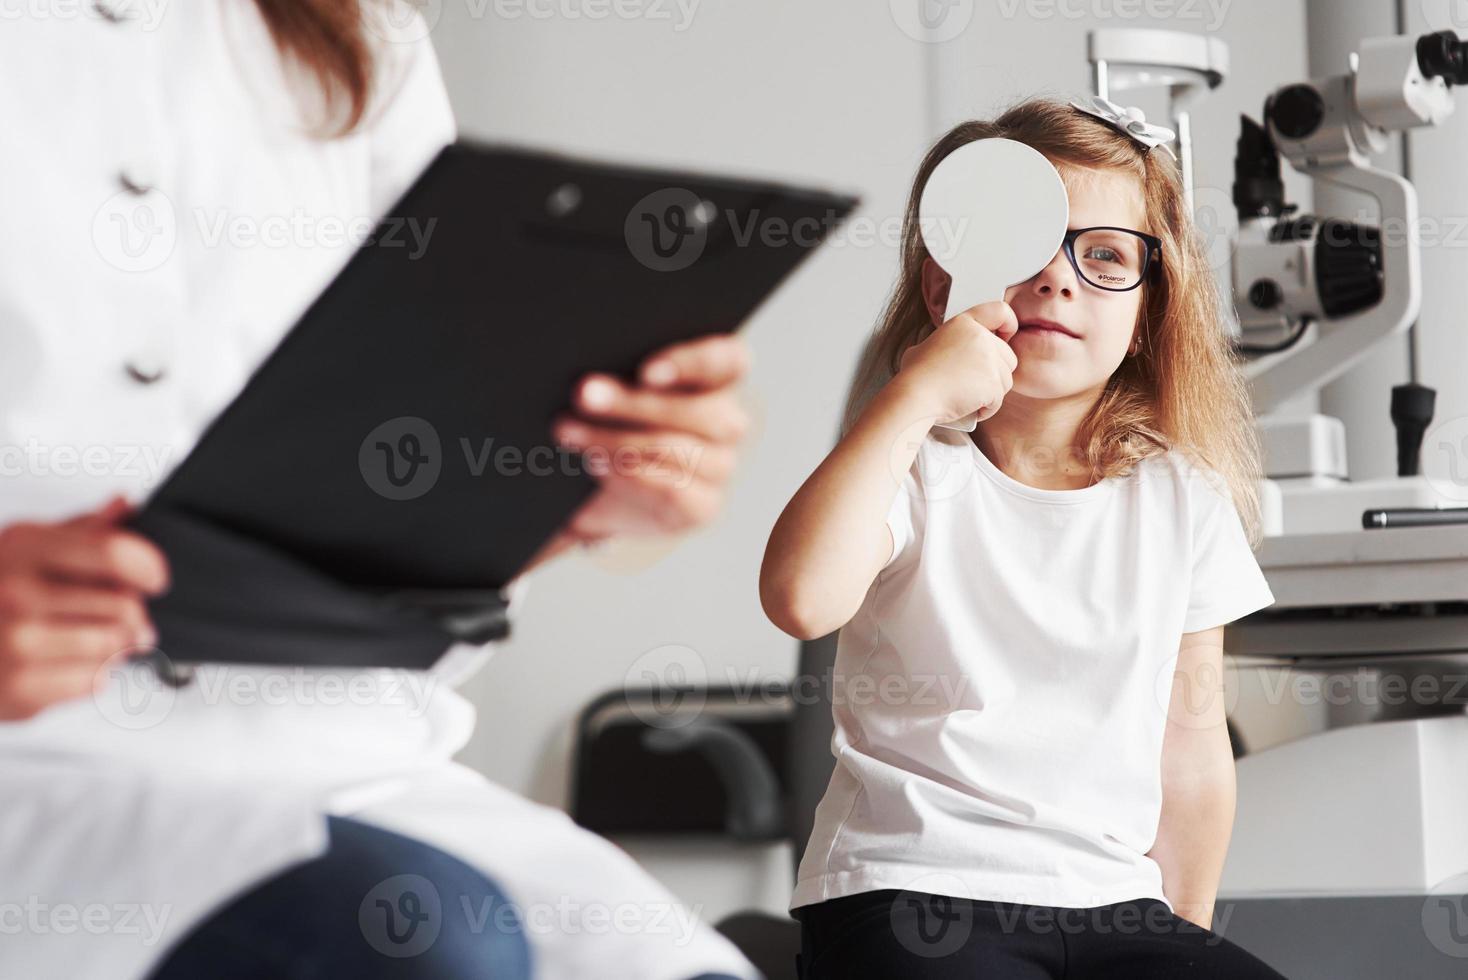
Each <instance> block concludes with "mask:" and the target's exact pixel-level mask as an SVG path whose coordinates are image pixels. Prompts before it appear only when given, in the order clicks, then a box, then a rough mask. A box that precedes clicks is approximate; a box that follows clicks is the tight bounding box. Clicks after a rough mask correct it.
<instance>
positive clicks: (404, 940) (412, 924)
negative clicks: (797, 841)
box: [150, 817, 733, 980]
mask: <svg viewBox="0 0 1468 980" xmlns="http://www.w3.org/2000/svg"><path fill="white" fill-rule="evenodd" d="M329 829H330V832H331V845H330V847H329V849H328V850H327V852H326V853H325V854H324V855H322V856H321V857H319V858H317V859H315V860H314V861H308V862H306V863H305V864H301V865H298V866H296V867H294V868H290V869H288V870H286V871H284V872H282V873H281V874H279V875H277V876H276V877H274V878H272V879H270V880H268V881H266V882H265V883H264V884H262V885H260V886H259V887H257V888H255V889H254V890H252V891H250V892H248V893H246V894H245V895H243V896H241V897H240V898H238V899H236V900H235V901H233V902H231V903H230V904H229V905H227V906H225V907H224V908H223V909H221V910H220V911H218V912H216V913H215V914H214V915H213V916H212V917H210V918H209V919H207V920H205V921H204V922H203V923H201V924H200V925H199V927H198V928H197V929H195V930H194V931H193V932H191V933H190V934H189V935H188V936H186V937H184V939H183V941H182V942H180V943H179V944H178V945H177V946H176V947H175V948H174V949H173V950H171V951H170V953H169V955H168V957H167V959H166V960H165V961H164V963H163V964H162V966H160V967H159V968H158V969H157V970H156V971H155V972H154V973H153V974H152V976H151V977H150V980H203V978H208V980H338V978H350V980H461V978H464V980H467V978H470V977H472V978H474V980H528V978H529V977H530V976H531V963H530V947H529V945H528V944H527V942H526V940H525V936H524V933H523V931H522V926H521V923H520V922H519V920H518V918H517V916H516V914H515V906H514V905H513V904H512V903H513V898H507V897H506V896H505V895H504V893H503V892H501V891H500V890H499V888H498V887H497V886H496V885H495V884H494V882H492V881H490V880H489V879H488V878H486V877H485V876H484V875H483V874H481V873H480V872H478V871H476V870H475V869H474V868H472V867H470V866H469V865H467V864H465V863H464V862H463V861H460V860H459V859H458V858H456V857H453V856H452V855H449V854H446V853H444V852H443V851H440V850H438V849H437V848H434V847H431V846H429V845H427V844H424V843H423V842H421V841H416V840H413V839H412V838H410V837H403V836H402V835H400V834H394V833H392V832H391V831H387V830H381V829H379V828H377V827H372V826H368V825H367V824H363V823H358V822H356V821H353V820H342V819H339V818H335V817H333V818H331V820H330V821H329ZM506 846H513V845H512V843H511V842H506ZM695 980H733V978H724V977H716V976H713V975H712V974H709V975H706V976H703V977H698V978H695Z"/></svg>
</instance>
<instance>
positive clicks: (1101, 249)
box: [1086, 245, 1121, 262]
mask: <svg viewBox="0 0 1468 980" xmlns="http://www.w3.org/2000/svg"><path fill="white" fill-rule="evenodd" d="M1086 258H1088V259H1100V260H1101V261H1102V262H1120V261H1121V254H1120V253H1118V252H1117V251H1116V249H1114V248H1108V247H1107V246H1105V245H1093V246H1091V247H1090V248H1088V249H1086Z"/></svg>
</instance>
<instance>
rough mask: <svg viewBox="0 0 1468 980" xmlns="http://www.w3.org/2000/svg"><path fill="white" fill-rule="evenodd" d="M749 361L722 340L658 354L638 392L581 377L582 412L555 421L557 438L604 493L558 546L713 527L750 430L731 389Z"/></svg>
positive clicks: (737, 342) (730, 339) (736, 344)
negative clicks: (574, 451)
mask: <svg viewBox="0 0 1468 980" xmlns="http://www.w3.org/2000/svg"><path fill="white" fill-rule="evenodd" d="M748 364H749V354H748V351H747V349H746V348H745V346H744V342H743V341H742V340H741V339H739V338H738V337H735V336H727V335H717V336H710V337H703V338H700V339H698V340H694V341H690V342H688V343H684V344H676V345H674V346H672V347H668V348H666V349H664V350H661V351H659V352H657V353H656V354H654V355H653V356H651V357H649V358H648V359H647V361H646V362H645V363H644V364H643V365H642V369H641V371H640V372H639V376H638V383H637V384H635V385H629V384H626V383H624V382H622V381H619V380H617V379H616V378H613V377H610V376H608V375H603V374H594V375H590V376H588V377H586V378H583V379H582V381H581V383H580V384H578V385H577V387H576V391H575V403H574V407H575V409H576V414H575V415H568V416H564V417H562V418H560V419H558V420H557V422H556V426H555V429H554V432H555V437H556V439H557V440H558V441H560V442H561V443H562V444H563V445H566V446H569V447H571V448H574V449H577V450H579V451H580V452H581V454H582V459H583V461H584V463H585V465H586V467H587V469H588V470H589V471H591V473H592V475H593V476H595V477H596V478H597V480H598V481H599V482H600V483H601V489H600V491H599V492H598V493H597V494H596V496H594V497H592V499H591V500H589V501H587V502H586V504H584V505H583V506H582V507H581V509H580V510H579V511H577V513H576V514H575V516H574V517H572V519H571V521H570V523H569V524H568V525H567V526H566V528H565V529H564V530H563V531H562V532H561V535H560V538H559V539H558V540H559V542H560V544H562V545H564V543H565V542H566V540H568V539H569V540H572V541H596V540H600V539H602V538H607V537H611V536H613V535H622V534H669V533H678V532H682V531H687V530H689V529H691V528H694V527H697V526H699V525H702V524H705V523H707V522H708V521H710V520H712V519H713V518H714V516H715V515H716V514H717V513H718V511H719V508H720V507H721V506H722V503H723V498H724V489H725V486H726V484H727V483H728V482H729V478H730V476H731V475H732V474H733V472H734V464H735V460H736V457H737V455H738V452H737V450H738V445H739V443H740V441H741V440H743V438H744V435H745V432H746V431H747V430H748V428H749V418H748V416H747V415H746V414H745V411H744V409H743V408H742V407H741V406H740V404H739V400H738V396H737V392H736V390H735V389H736V386H737V385H738V383H739V382H740V381H741V380H742V379H743V377H744V374H745V371H746V370H747V369H748ZM555 543H556V542H553V544H555ZM547 550H548V551H554V550H560V549H559V548H554V549H547Z"/></svg>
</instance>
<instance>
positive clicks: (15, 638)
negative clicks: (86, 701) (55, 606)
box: [0, 619, 139, 672]
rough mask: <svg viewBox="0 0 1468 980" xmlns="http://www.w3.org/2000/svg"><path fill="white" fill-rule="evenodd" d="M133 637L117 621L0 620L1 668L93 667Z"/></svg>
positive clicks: (131, 644) (132, 643)
mask: <svg viewBox="0 0 1468 980" xmlns="http://www.w3.org/2000/svg"><path fill="white" fill-rule="evenodd" d="M138 646H139V644H138V643H137V642H136V637H134V636H133V634H132V632H131V631H130V630H128V629H127V628H126V627H124V626H122V625H121V624H118V623H65V622H57V621H55V620H46V619H18V620H11V621H9V622H5V623H0V668H3V670H5V671H7V672H10V671H14V670H17V669H19V668H20V667H21V666H23V665H25V664H66V663H72V664H89V665H91V667H92V669H94V670H95V669H96V668H97V667H98V665H100V664H101V663H103V662H104V661H106V660H107V659H108V658H109V657H113V656H116V655H117V654H119V653H124V652H126V651H128V650H136V649H137V648H138Z"/></svg>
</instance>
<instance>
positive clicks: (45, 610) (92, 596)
mask: <svg viewBox="0 0 1468 980" xmlns="http://www.w3.org/2000/svg"><path fill="white" fill-rule="evenodd" d="M18 619H53V620H83V621H90V622H100V623H115V624H117V625H119V626H121V627H123V628H124V629H126V630H127V631H128V634H129V635H130V636H132V637H133V638H134V641H135V642H137V643H140V644H143V645H150V644H152V643H153V641H154V639H155V636H154V633H153V628H152V625H151V623H150V622H149V620H148V612H147V608H146V607H145V606H144V605H143V602H142V600H141V599H140V598H139V597H138V595H137V593H135V592H132V591H128V590H124V589H109V588H102V587H99V586H90V585H78V584H74V583H69V582H54V581H51V580H49V579H46V578H44V577H42V576H39V575H24V574H11V575H3V576H0V622H9V621H12V620H18Z"/></svg>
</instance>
